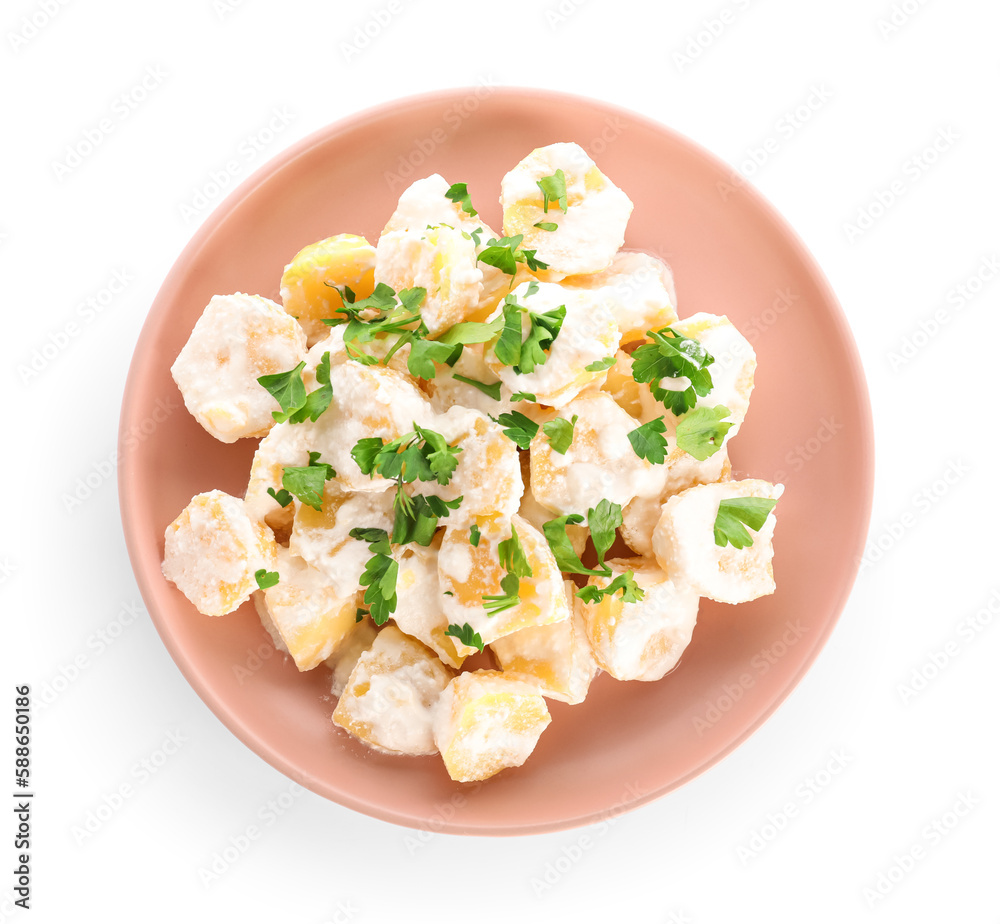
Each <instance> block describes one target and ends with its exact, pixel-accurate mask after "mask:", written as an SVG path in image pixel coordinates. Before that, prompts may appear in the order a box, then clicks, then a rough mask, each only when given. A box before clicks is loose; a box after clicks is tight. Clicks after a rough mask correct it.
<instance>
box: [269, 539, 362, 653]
mask: <svg viewBox="0 0 1000 924" xmlns="http://www.w3.org/2000/svg"><path fill="white" fill-rule="evenodd" d="M278 575H279V579H278V583H277V584H275V585H274V586H273V587H268V588H267V589H266V590H264V592H263V601H262V602H263V607H264V609H265V610H266V611H267V614H268V616H269V618H270V621H271V623H272V624H273V626H274V628H275V629H276V631H277V633H278V635H279V636H280V637H281V640H282V642H283V643H284V647H285V650H286V651H287V652H288V653H289V654H290V655H291V656H292V658H293V659H294V661H295V666H296V667H298V669H299V670H300V671H308V670H312V668H314V667H316V665H318V664H319V663H320V662H322V661H324V660H325V659H326V658H328V657H330V655H331V654H332V653H333V652H334V651H335V650H336V649H337V647H338V646H339V645H341V644H343V642H344V640H345V639H346V638H347V637H348V636H349V635H350V634H351V632H353V631H354V627H355V625H356V624H357V619H356V614H357V610H358V606H359V605H360V602H361V595H360V593H356V594H353V595H352V596H349V597H342V596H340V595H339V594H338V593H337V592H336V590H335V589H334V587H333V586H332V585H331V584H330V582H329V580H328V579H327V578H326V576H325V575H324V574H323V573H322V572H320V571H318V570H317V569H316V568H313V567H312V566H311V565H309V564H307V563H306V562H304V561H303V560H302V559H300V558H298V557H297V556H295V555H293V554H291V553H290V552H288V551H287V550H285V549H281V548H279V549H278Z"/></svg>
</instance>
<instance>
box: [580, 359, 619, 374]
mask: <svg viewBox="0 0 1000 924" xmlns="http://www.w3.org/2000/svg"><path fill="white" fill-rule="evenodd" d="M614 364H615V357H614V356H605V357H604V359H598V360H595V361H594V362H592V363H587V365H586V366H584V367H583V368H584V369H586V370H587V372H603V371H604V370H605V369H610V368H611V367H612V366H613V365H614Z"/></svg>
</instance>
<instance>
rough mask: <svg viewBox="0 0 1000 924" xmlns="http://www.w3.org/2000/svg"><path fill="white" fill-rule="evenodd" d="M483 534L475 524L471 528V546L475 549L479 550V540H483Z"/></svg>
mask: <svg viewBox="0 0 1000 924" xmlns="http://www.w3.org/2000/svg"><path fill="white" fill-rule="evenodd" d="M482 535H483V534H482V533H481V532H480V531H479V527H478V526H477V525H476V524H475V523H473V524H472V526H470V527H469V544H470V545H472V546H474V547H475V548H479V540H480V539H481V538H482Z"/></svg>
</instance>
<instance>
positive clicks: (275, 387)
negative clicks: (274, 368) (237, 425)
mask: <svg viewBox="0 0 1000 924" xmlns="http://www.w3.org/2000/svg"><path fill="white" fill-rule="evenodd" d="M305 367H306V361H305V360H302V362H300V363H299V364H298V365H297V366H296V367H295V368H294V369H289V370H288V372H275V373H273V374H272V375H262V376H260V377H259V378H258V379H257V382H258V383H259V384H260V385H263V386H264V388H266V389H267V391H268V392H269V393H270V395H271V397H272V398H274V400H275V401H277V402H278V406H279V407H280V408H281V410H280V411H271V416H272V417H273V418H274V419H275V420H276V421H278V423H282V422H284V421H286V420H288V418H289V417H291V415H292V414H294V413H295V412H296V411H297V410H298V409H299V408H300V407H302V405H303V404H305V401H306V386H305V383H304V382H303V381H302V370H303V369H305Z"/></svg>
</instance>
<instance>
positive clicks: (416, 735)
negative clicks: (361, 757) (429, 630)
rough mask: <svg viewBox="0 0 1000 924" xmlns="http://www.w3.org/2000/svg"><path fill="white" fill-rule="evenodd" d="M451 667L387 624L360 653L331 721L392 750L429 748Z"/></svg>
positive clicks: (426, 751) (428, 750) (414, 751)
mask: <svg viewBox="0 0 1000 924" xmlns="http://www.w3.org/2000/svg"><path fill="white" fill-rule="evenodd" d="M453 676H454V673H453V672H452V671H451V670H449V669H448V668H447V667H445V666H444V665H443V664H442V663H441V662H440V661H439V660H438V659H437V658H436V657H435V655H434V653H433V652H432V651H431V650H430V649H429V648H427V647H426V646H424V645H422V644H421V643H420V642H418V641H417V640H416V639H412V638H410V637H409V636H407V635H404V634H403V633H402V632H400V631H399V629H397V628H396V627H395V626H386V627H385V628H384V629H383V630H382V631H381V632H379V634H378V635H377V636H376V637H375V641H374V642H373V643H372V646H371V648H369V649H368V651H366V652H364V653H363V654H362V655H361V657H360V658H358V662H357V664H355V666H354V670H353V671H351V676H350V679H349V680H348V681H347V686H346V688H345V689H344V692H343V694H342V695H341V697H340V701H339V702H338V703H337V708H336V709H335V710H334V713H333V724H334V725H339V726H340V727H341V728H343V729H345V730H346V731H348V732H350V733H351V734H352V735H354V737H355V738H358V739H359V740H361V741H363V742H365V744H367V745H369V746H371V747H373V748H377V749H379V750H382V751H387V752H389V753H393V754H411V755H420V754H433V753H434V752H435V751H436V750H437V747H436V746H435V743H434V736H433V733H432V722H433V714H434V707H435V706H436V705H437V702H438V699H439V697H440V695H441V693H442V691H443V690H444V689H445V687H446V686H447V685H448V682H449V681H450V680H451V678H452V677H453Z"/></svg>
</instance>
